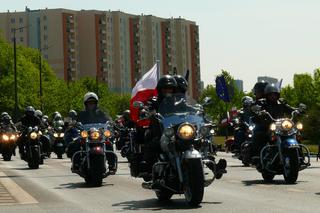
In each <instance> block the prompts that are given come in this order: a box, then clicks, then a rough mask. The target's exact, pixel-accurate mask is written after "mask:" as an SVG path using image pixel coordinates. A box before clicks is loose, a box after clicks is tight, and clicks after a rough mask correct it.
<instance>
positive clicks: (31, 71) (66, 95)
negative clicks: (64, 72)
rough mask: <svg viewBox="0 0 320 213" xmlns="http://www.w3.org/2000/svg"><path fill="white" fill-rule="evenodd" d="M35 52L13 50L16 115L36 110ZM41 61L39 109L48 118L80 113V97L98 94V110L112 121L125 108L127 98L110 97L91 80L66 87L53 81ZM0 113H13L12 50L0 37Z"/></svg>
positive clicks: (37, 59)
mask: <svg viewBox="0 0 320 213" xmlns="http://www.w3.org/2000/svg"><path fill="white" fill-rule="evenodd" d="M39 56H40V53H39V51H38V50H35V49H32V48H27V47H22V46H18V47H17V77H18V100H19V101H18V102H19V106H18V107H19V112H20V114H21V113H22V112H23V109H24V107H25V106H28V105H32V106H34V107H35V108H37V109H39V108H40V104H41V102H40V91H39V85H40V81H39V59H40V57H39ZM41 60H42V63H41V64H42V76H43V78H42V79H43V101H42V102H43V109H44V113H46V114H49V115H51V114H52V113H53V112H54V111H59V112H61V113H62V114H63V115H66V114H67V112H68V111H69V110H70V109H75V110H76V111H80V110H82V109H83V108H84V106H83V96H84V94H85V93H86V92H89V91H92V92H96V93H98V95H99V97H100V107H101V108H102V109H103V110H104V111H106V112H108V113H109V114H110V115H111V116H112V117H115V116H116V115H117V114H119V113H121V112H122V111H123V110H125V109H127V108H129V100H130V96H129V95H119V94H113V93H110V92H109V90H108V87H107V85H106V84H103V83H99V86H97V83H96V80H95V79H93V78H84V79H81V80H78V81H75V82H72V83H69V84H67V83H66V82H65V81H63V80H60V79H58V78H57V77H56V75H55V74H54V72H53V71H52V69H51V68H50V67H49V65H48V63H47V62H46V61H45V60H43V59H41ZM0 91H1V92H0V112H1V111H7V112H10V113H13V109H14V73H13V47H12V45H10V44H9V43H8V42H6V41H5V40H4V39H3V38H1V36H0Z"/></svg>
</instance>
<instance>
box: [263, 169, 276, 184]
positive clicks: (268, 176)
mask: <svg viewBox="0 0 320 213" xmlns="http://www.w3.org/2000/svg"><path fill="white" fill-rule="evenodd" d="M274 176H275V175H274V174H271V173H269V172H262V177H263V180H264V181H265V182H267V183H270V182H272V181H273V179H274Z"/></svg>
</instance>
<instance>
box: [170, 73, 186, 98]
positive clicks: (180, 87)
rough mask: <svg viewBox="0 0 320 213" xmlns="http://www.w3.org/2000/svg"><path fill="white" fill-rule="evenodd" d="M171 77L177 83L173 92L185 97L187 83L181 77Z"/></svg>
mask: <svg viewBox="0 0 320 213" xmlns="http://www.w3.org/2000/svg"><path fill="white" fill-rule="evenodd" d="M173 77H174V79H175V80H176V82H177V88H176V89H175V92H176V93H178V94H184V95H186V92H187V91H188V81H187V80H186V79H185V78H184V77H183V76H181V75H174V76H173Z"/></svg>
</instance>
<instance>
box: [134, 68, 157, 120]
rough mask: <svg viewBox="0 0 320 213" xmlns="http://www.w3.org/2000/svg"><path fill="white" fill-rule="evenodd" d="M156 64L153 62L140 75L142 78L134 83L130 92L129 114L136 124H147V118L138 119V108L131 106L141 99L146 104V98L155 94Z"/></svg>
mask: <svg viewBox="0 0 320 213" xmlns="http://www.w3.org/2000/svg"><path fill="white" fill-rule="evenodd" d="M157 67H158V66H157V64H155V65H154V66H153V67H152V68H151V70H149V71H148V72H147V73H146V74H144V75H143V76H142V78H141V79H140V80H139V81H138V82H137V83H136V85H135V86H134V88H133V89H132V93H131V100H130V116H131V120H132V121H134V122H135V123H136V124H137V125H138V126H149V124H150V121H149V120H139V109H136V108H134V107H133V103H134V102H135V101H141V102H142V103H144V104H147V102H148V100H149V99H150V98H151V97H153V96H156V95H157V89H156V87H157V83H158V78H157V75H158V70H157Z"/></svg>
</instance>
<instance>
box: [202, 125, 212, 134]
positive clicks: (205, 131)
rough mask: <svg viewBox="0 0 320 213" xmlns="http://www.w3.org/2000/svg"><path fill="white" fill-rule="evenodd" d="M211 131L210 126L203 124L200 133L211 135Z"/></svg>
mask: <svg viewBox="0 0 320 213" xmlns="http://www.w3.org/2000/svg"><path fill="white" fill-rule="evenodd" d="M209 133H210V128H209V127H206V126H203V127H201V128H200V134H201V135H203V136H207V135H209Z"/></svg>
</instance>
